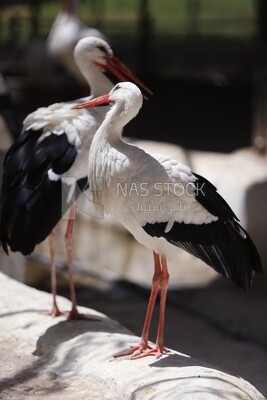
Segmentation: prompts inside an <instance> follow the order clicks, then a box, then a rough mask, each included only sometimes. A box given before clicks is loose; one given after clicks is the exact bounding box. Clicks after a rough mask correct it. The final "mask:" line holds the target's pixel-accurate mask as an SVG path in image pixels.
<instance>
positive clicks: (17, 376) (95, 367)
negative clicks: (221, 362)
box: [0, 274, 264, 400]
mask: <svg viewBox="0 0 267 400" xmlns="http://www.w3.org/2000/svg"><path fill="white" fill-rule="evenodd" d="M0 284H1V291H0V304H1V315H0V316H1V326H0V333H1V337H2V346H1V350H0V353H1V354H0V359H1V361H2V362H1V364H2V365H1V380H0V390H1V399H4V400H6V399H9V400H10V399H18V398H20V399H26V398H29V397H32V398H34V399H39V398H40V399H41V398H44V396H45V398H46V399H47V400H50V399H52V400H54V399H62V398H64V400H70V399H72V400H73V398H74V397H75V398H77V399H79V400H83V399H86V400H88V399H94V400H98V399H99V400H100V399H101V400H105V399H106V400H109V399H110V400H128V399H129V400H130V399H135V400H141V399H145V400H152V399H153V400H164V399H168V400H172V399H183V400H187V399H188V400H192V399H198V400H202V399H203V400H204V399H215V400H216V399H222V398H223V399H227V400H239V399H240V400H241V399H242V400H244V399H246V400H250V399H251V400H264V396H262V395H261V394H260V393H259V392H258V391H257V390H256V389H255V388H254V387H253V386H252V385H251V384H249V383H248V382H246V381H245V380H243V379H242V378H239V377H236V376H233V375H231V374H229V373H227V372H223V371H220V370H218V369H215V368H214V367H212V366H211V365H209V364H207V363H205V362H203V361H199V360H196V359H193V358H190V357H189V356H186V355H184V354H181V353H178V352H175V351H171V352H170V353H169V354H168V355H166V356H163V357H161V358H160V359H158V360H156V359H154V358H149V357H148V358H144V359H141V360H136V361H131V360H129V359H128V358H127V357H124V358H119V359H114V358H113V355H114V353H116V352H117V351H119V350H121V349H124V348H125V347H128V346H129V345H131V344H133V343H135V342H138V341H139V338H137V337H134V336H132V335H131V334H130V332H129V331H127V330H126V328H124V327H122V326H121V325H120V324H118V323H117V322H116V321H114V320H111V319H110V318H108V317H106V316H105V315H103V314H101V313H98V312H96V311H94V310H90V309H86V308H81V310H82V311H83V312H84V313H86V314H89V315H90V316H91V317H94V318H96V319H97V320H94V321H92V320H91V321H76V322H73V321H66V320H65V318H63V317H60V318H57V319H52V318H50V317H45V316H43V315H41V314H39V313H38V311H42V310H45V309H47V308H48V307H50V301H51V298H50V295H49V294H47V293H42V292H40V291H37V290H35V289H32V288H29V287H27V286H25V285H23V284H21V283H19V282H17V281H14V280H12V279H10V278H7V277H6V276H5V275H4V274H0ZM59 304H60V306H61V307H62V308H65V309H69V307H70V304H69V301H68V300H66V299H64V298H60V299H59Z"/></svg>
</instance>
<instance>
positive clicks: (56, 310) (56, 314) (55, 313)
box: [45, 231, 65, 317]
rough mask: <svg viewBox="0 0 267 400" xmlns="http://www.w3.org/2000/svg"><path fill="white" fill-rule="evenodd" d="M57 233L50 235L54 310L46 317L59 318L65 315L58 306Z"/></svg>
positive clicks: (47, 313)
mask: <svg viewBox="0 0 267 400" xmlns="http://www.w3.org/2000/svg"><path fill="white" fill-rule="evenodd" d="M55 237H56V235H55V232H54V231H52V232H51V233H50V235H49V238H48V240H49V249H50V274H51V292H52V309H51V311H48V312H45V314H46V315H51V316H52V317H59V316H60V315H64V314H65V313H64V312H61V311H60V310H59V308H58V305H57V299H56V297H57V272H56V262H55Z"/></svg>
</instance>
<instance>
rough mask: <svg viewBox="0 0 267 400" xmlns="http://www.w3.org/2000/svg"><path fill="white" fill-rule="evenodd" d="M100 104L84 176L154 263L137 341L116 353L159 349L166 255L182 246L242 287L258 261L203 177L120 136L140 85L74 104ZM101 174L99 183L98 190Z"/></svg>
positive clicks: (119, 87) (139, 100)
mask: <svg viewBox="0 0 267 400" xmlns="http://www.w3.org/2000/svg"><path fill="white" fill-rule="evenodd" d="M100 105H111V108H110V110H109V111H108V112H107V114H106V117H105V120H104V121H103V123H102V125H101V126H100V128H99V129H98V130H97V132H96V134H95V135H94V138H93V141H92V144H91V148H90V152H89V166H88V177H89V179H90V181H94V180H95V183H94V188H96V191H93V192H92V199H93V201H94V202H95V203H97V204H99V205H101V206H102V207H103V210H104V213H105V214H110V215H112V216H114V217H115V218H116V219H117V220H118V221H120V222H121V223H122V224H123V225H124V226H125V228H126V229H128V231H130V232H131V233H132V234H133V235H134V237H135V238H136V240H138V241H139V242H140V243H142V244H143V245H145V246H147V247H148V248H150V249H152V250H153V252H154V264H155V272H154V277H153V283H152V291H151V294H150V299H149V303H148V309H147V314H146V318H145V322H144V327H143V331H142V335H141V342H140V344H139V345H137V346H133V347H132V348H130V349H127V350H126V351H123V352H122V353H119V354H118V355H127V354H132V357H133V358H140V357H144V356H146V355H155V356H156V357H158V356H160V355H161V354H162V353H164V352H165V351H167V349H166V348H165V347H164V342H163V327H164V316H165V302H166V295H167V287H168V280H169V275H168V269H167V259H170V258H174V257H175V256H176V255H177V252H178V251H179V249H184V250H186V251H187V252H189V253H191V254H192V255H193V256H195V257H197V258H200V259H201V260H202V261H204V262H205V263H206V264H208V265H209V266H211V267H212V268H214V269H215V270H216V271H217V272H219V273H221V274H222V275H224V276H225V277H227V278H228V279H231V280H232V281H233V282H234V283H235V284H236V285H237V286H240V287H242V288H244V289H248V288H249V287H250V285H251V283H252V278H253V275H254V274H255V272H260V271H261V263H260V259H259V255H258V252H257V250H256V248H255V246H254V244H253V242H252V240H251V239H250V237H249V235H248V234H247V232H246V231H245V230H244V229H243V228H242V227H241V225H240V224H239V222H238V218H237V217H236V216H235V214H234V213H233V211H232V210H231V208H230V207H229V205H228V204H227V203H226V202H225V200H224V199H223V198H222V197H221V196H220V195H219V194H218V193H217V191H216V188H215V187H214V186H213V185H212V184H211V183H210V182H209V181H207V180H206V179H205V178H203V177H201V176H199V175H197V174H195V173H193V172H192V171H191V170H190V169H189V168H188V167H187V166H185V165H182V164H181V163H179V162H178V161H175V160H172V159H170V158H169V157H168V156H164V155H155V154H154V155H150V154H148V153H146V152H145V151H143V150H141V149H140V148H138V147H136V146H133V145H130V144H127V143H126V142H125V141H123V140H122V138H121V133H122V129H123V127H124V126H125V125H126V124H127V123H128V122H129V121H130V120H131V119H132V118H134V117H135V116H136V115H137V113H138V112H139V110H140V108H141V106H142V95H141V92H140V90H139V89H138V88H137V87H136V86H135V85H134V84H132V83H129V82H124V83H119V84H117V85H116V86H115V87H114V88H113V89H112V90H111V92H110V93H109V94H106V95H103V96H101V97H99V98H97V99H93V100H91V101H89V102H87V103H84V104H80V105H77V106H75V108H78V109H81V108H84V107H87V108H89V107H96V106H100ZM96 178H97V179H96ZM100 178H101V179H100ZM99 180H100V183H101V190H97V184H98V183H99ZM92 187H93V186H92ZM159 290H160V291H161V299H160V312H159V323H158V333H157V339H156V346H155V347H154V348H151V347H150V346H149V344H148V334H149V328H150V322H151V317H152V313H153V309H154V304H155V300H156V297H157V293H158V291H159ZM118 355H117V356H118Z"/></svg>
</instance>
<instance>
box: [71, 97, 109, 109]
mask: <svg viewBox="0 0 267 400" xmlns="http://www.w3.org/2000/svg"><path fill="white" fill-rule="evenodd" d="M108 104H109V94H104V95H103V96H100V97H96V98H95V99H92V100H89V101H86V102H84V103H80V104H77V105H76V106H74V107H72V108H74V109H75V110H77V109H80V108H92V107H99V106H107V105H108Z"/></svg>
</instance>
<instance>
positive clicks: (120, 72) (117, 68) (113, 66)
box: [94, 56, 153, 99]
mask: <svg viewBox="0 0 267 400" xmlns="http://www.w3.org/2000/svg"><path fill="white" fill-rule="evenodd" d="M94 63H95V64H96V65H97V66H98V67H99V68H101V69H103V70H104V71H108V72H111V73H112V74H113V75H115V76H116V77H117V78H118V79H119V80H120V81H122V82H127V81H132V82H134V83H135V84H136V85H138V86H139V88H140V89H143V90H144V91H145V92H146V94H149V95H152V94H153V92H152V91H151V90H150V89H149V88H148V87H147V86H146V85H145V84H144V83H143V82H142V81H141V80H140V79H139V78H138V77H137V76H136V75H135V74H134V73H133V72H132V71H131V70H130V69H129V68H128V67H126V65H125V64H124V63H123V62H122V61H120V60H119V59H118V58H117V57H115V56H109V57H108V58H107V63H106V64H101V63H99V62H98V61H94ZM146 94H145V93H144V94H143V95H144V98H145V99H147V97H146Z"/></svg>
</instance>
